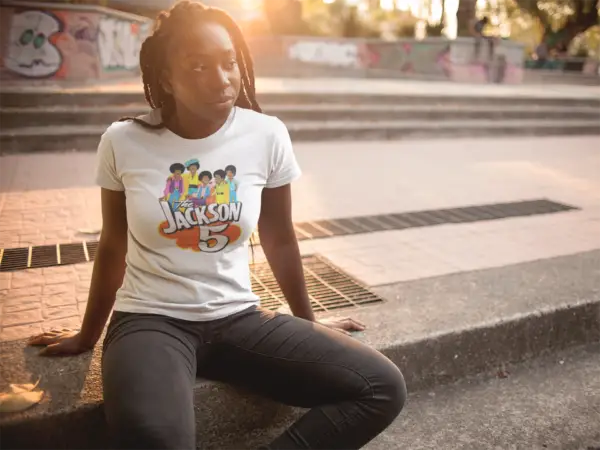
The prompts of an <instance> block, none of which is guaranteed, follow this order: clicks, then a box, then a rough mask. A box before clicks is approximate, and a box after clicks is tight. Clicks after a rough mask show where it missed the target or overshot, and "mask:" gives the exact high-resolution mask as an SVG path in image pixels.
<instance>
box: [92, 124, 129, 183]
mask: <svg viewBox="0 0 600 450" xmlns="http://www.w3.org/2000/svg"><path fill="white" fill-rule="evenodd" d="M96 184H98V186H100V187H102V188H105V189H109V190H111V191H124V190H125V186H123V181H122V180H121V177H120V176H119V174H118V173H117V168H116V161H115V151H114V148H113V145H112V142H111V141H110V138H109V137H108V132H105V133H104V134H103V135H102V137H101V138H100V144H99V145H98V152H97V157H96Z"/></svg>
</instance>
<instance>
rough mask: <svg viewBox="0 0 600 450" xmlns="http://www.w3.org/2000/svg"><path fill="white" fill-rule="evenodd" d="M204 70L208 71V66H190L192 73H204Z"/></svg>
mask: <svg viewBox="0 0 600 450" xmlns="http://www.w3.org/2000/svg"><path fill="white" fill-rule="evenodd" d="M206 69H208V66H207V65H206V64H194V65H192V70H193V71H194V72H204V71H205V70H206Z"/></svg>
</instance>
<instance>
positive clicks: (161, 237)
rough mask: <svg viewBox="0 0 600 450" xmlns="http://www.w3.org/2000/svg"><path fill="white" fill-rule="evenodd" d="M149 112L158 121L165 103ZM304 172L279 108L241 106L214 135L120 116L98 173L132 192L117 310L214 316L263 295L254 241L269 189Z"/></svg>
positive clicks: (101, 180) (109, 185)
mask: <svg viewBox="0 0 600 450" xmlns="http://www.w3.org/2000/svg"><path fill="white" fill-rule="evenodd" d="M141 118H142V119H143V120H145V121H147V122H149V123H158V122H160V111H158V110H155V111H153V112H152V113H150V114H148V115H147V116H142V117H141ZM196 166H199V168H197V169H196ZM194 169H196V170H194ZM299 176H300V168H299V167H298V164H297V162H296V158H295V156H294V153H293V150H292V144H291V141H290V136H289V133H288V130H287V128H286V127H285V125H284V124H283V122H281V121H280V120H279V119H277V118H276V117H272V116H268V115H265V114H260V113H257V112H254V111H250V110H247V109H242V108H234V109H233V111H232V113H231V115H230V117H229V119H228V120H227V122H226V123H225V124H224V125H223V126H222V127H221V129H219V130H218V131H217V132H216V133H214V134H212V135H211V136H209V137H207V138H205V139H184V138H182V137H180V136H178V135H176V134H175V133H173V132H171V131H169V130H168V129H166V128H163V129H160V130H150V129H146V128H144V127H142V126H141V125H139V124H136V123H134V122H130V121H128V122H116V123H113V124H112V125H111V126H110V127H109V128H108V129H107V131H106V132H105V133H104V134H103V136H102V139H101V141H100V145H99V148H98V169H97V182H98V184H99V185H100V186H101V187H103V188H106V189H110V190H113V191H125V196H126V202H127V223H128V227H129V231H128V243H127V258H126V261H127V269H126V272H125V278H124V281H123V285H122V287H121V288H120V289H119V290H118V292H117V299H116V303H115V310H117V311H125V312H135V313H152V314H163V315H166V316H170V317H175V318H180V319H185V320H194V321H206V320H214V319H219V318H222V317H226V316H229V315H231V314H235V313H236V312H239V311H241V310H243V309H245V308H248V307H249V306H252V305H253V304H257V303H258V297H257V296H256V295H255V294H254V293H253V292H252V287H251V282H250V271H249V251H248V241H249V238H250V236H251V234H252V232H253V231H254V230H255V229H256V226H257V223H258V217H259V214H260V207H261V193H262V190H263V188H276V187H280V186H283V185H286V184H288V183H290V182H292V181H293V180H295V179H296V178H298V177H299Z"/></svg>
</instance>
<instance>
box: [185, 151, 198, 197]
mask: <svg viewBox="0 0 600 450" xmlns="http://www.w3.org/2000/svg"><path fill="white" fill-rule="evenodd" d="M185 168H186V169H187V170H188V172H186V173H184V174H183V181H184V185H183V189H184V191H183V192H184V195H185V198H187V199H189V198H191V197H197V194H198V191H199V190H200V179H199V175H198V170H200V162H199V161H198V160H197V159H196V158H193V159H190V160H189V161H186V162H185Z"/></svg>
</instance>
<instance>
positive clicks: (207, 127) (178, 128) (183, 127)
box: [164, 108, 229, 139]
mask: <svg viewBox="0 0 600 450" xmlns="http://www.w3.org/2000/svg"><path fill="white" fill-rule="evenodd" d="M228 118H229V114H227V116H225V117H223V118H215V120H207V119H206V118H204V117H199V116H197V115H195V114H192V113H189V112H187V111H182V110H181V108H179V111H178V110H177V109H176V110H175V112H174V113H173V114H171V115H170V116H169V117H168V118H167V120H165V121H164V122H165V126H166V127H167V128H168V129H169V130H171V131H172V132H173V133H175V134H176V135H178V136H180V137H182V138H184V139H204V138H206V137H208V136H210V135H212V134H214V133H216V132H217V131H219V129H220V128H221V127H222V126H223V125H224V124H225V122H226V121H227V119H228Z"/></svg>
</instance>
